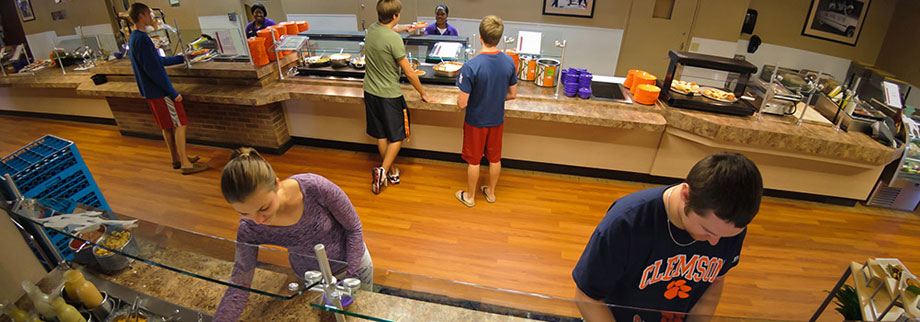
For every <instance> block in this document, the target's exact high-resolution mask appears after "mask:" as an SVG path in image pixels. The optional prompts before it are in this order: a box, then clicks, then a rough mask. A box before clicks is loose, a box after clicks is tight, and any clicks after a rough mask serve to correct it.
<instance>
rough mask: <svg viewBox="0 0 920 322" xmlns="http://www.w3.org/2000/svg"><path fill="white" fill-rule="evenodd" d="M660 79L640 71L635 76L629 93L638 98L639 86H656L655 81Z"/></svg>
mask: <svg viewBox="0 0 920 322" xmlns="http://www.w3.org/2000/svg"><path fill="white" fill-rule="evenodd" d="M657 79H658V78H656V77H655V75H652V74H649V73H647V72H643V71H639V72H637V73H636V74H635V76H633V82H632V85H633V86H632V87H630V89H629V92H630V93H632V94H633V96H636V93H638V89H639V85H643V84H648V85H655V80H657Z"/></svg>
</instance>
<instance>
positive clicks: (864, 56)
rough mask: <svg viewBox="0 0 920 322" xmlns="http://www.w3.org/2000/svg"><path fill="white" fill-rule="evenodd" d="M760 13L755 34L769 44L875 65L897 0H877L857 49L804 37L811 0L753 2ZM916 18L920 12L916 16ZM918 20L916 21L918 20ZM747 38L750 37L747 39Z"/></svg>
mask: <svg viewBox="0 0 920 322" xmlns="http://www.w3.org/2000/svg"><path fill="white" fill-rule="evenodd" d="M750 1H751V4H750V7H751V9H755V10H757V13H758V15H757V26H756V27H755V28H754V34H755V35H758V36H760V38H761V39H762V40H763V42H765V43H770V44H775V45H780V46H786V47H792V48H797V49H802V50H807V51H812V52H816V53H821V54H826V55H831V56H836V57H840V58H845V59H851V60H856V61H860V62H863V63H866V64H870V65H871V64H875V61H876V58H877V57H878V55H879V51H880V50H881V48H882V42H883V41H884V39H885V34H886V33H887V32H888V25H889V23H890V22H891V17H892V15H893V14H894V10H895V3H896V0H873V1H872V2H871V5H870V6H869V12H868V15H867V16H866V20H865V22H864V23H863V28H862V32H861V33H860V35H859V40H858V42H857V43H856V46H855V47H854V46H849V45H844V44H839V43H835V42H831V41H828V40H823V39H818V38H813V37H807V36H803V35H802V26H803V25H804V24H805V19H806V16H807V15H808V8H809V5H810V3H811V1H810V0H750ZM914 14H915V15H916V12H914ZM914 19H916V18H914ZM745 37H747V36H745Z"/></svg>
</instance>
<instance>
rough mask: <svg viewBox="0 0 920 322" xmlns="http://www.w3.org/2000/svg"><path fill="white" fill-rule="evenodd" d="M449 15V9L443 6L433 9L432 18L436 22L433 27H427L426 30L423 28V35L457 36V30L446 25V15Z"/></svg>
mask: <svg viewBox="0 0 920 322" xmlns="http://www.w3.org/2000/svg"><path fill="white" fill-rule="evenodd" d="M449 13H450V9H448V8H447V6H445V5H443V4H439V5H438V6H437V7H435V8H434V17H435V21H437V22H436V23H435V24H433V25H428V28H425V34H426V35H435V36H459V34H458V33H457V28H454V26H451V25H448V24H447V15H448V14H449Z"/></svg>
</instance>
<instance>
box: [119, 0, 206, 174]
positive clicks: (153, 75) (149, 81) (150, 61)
mask: <svg viewBox="0 0 920 322" xmlns="http://www.w3.org/2000/svg"><path fill="white" fill-rule="evenodd" d="M128 16H129V17H130V18H131V20H132V21H134V28H135V29H134V31H131V37H130V38H129V39H128V45H129V48H130V52H129V53H128V58H129V59H131V67H132V68H133V69H134V79H135V80H137V88H138V90H140V92H141V95H142V96H144V97H145V98H147V103H148V104H150V110H151V111H152V112H153V116H154V119H155V120H156V122H157V125H159V126H160V129H161V130H162V131H163V140H164V141H166V148H167V149H168V150H169V153H170V154H171V155H172V161H173V168H174V169H181V170H182V174H192V173H198V172H202V171H205V170H207V169H208V165H207V164H204V163H196V162H197V161H198V157H197V156H192V157H190V156H188V155H187V154H186V153H185V132H186V131H185V130H186V127H187V125H188V118H186V116H185V108H184V107H183V106H182V95H179V93H177V92H176V90H175V89H174V88H173V86H172V83H170V81H169V77H168V76H166V69H165V68H164V66H167V65H175V64H181V63H182V62H184V58H183V57H182V56H173V57H167V58H164V57H161V56H160V55H159V53H158V52H157V48H156V46H154V45H153V41H151V40H150V36H148V35H147V33H146V32H144V31H145V30H147V28H148V27H152V26H153V24H154V22H153V12H151V11H150V7H148V6H147V5H145V4H143V3H140V2H137V3H134V4H132V5H131V8H130V9H129V10H128Z"/></svg>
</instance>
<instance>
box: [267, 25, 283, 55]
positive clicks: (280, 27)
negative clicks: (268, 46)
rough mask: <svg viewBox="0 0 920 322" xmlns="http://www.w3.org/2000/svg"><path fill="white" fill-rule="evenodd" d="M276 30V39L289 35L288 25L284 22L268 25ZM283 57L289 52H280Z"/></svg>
mask: <svg viewBox="0 0 920 322" xmlns="http://www.w3.org/2000/svg"><path fill="white" fill-rule="evenodd" d="M268 28H270V29H272V30H274V31H275V40H281V36H284V35H287V26H286V25H284V23H283V22H282V23H281V24H278V25H274V26H270V27H268ZM279 54H280V56H281V57H284V55H287V54H288V53H287V52H280V53H279Z"/></svg>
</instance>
